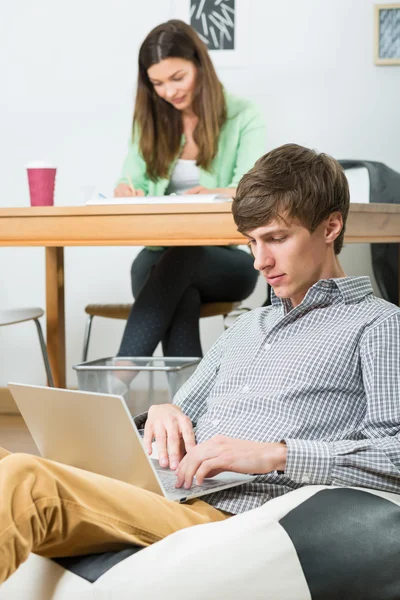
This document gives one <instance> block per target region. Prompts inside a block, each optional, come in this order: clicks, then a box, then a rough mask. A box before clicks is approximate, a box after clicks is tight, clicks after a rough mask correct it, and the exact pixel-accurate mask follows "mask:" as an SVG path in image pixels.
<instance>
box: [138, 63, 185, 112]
mask: <svg viewBox="0 0 400 600" xmlns="http://www.w3.org/2000/svg"><path fill="white" fill-rule="evenodd" d="M147 75H148V77H149V80H150V82H151V84H152V85H153V87H154V90H155V92H156V93H157V94H158V95H159V96H160V98H163V100H166V101H167V102H169V103H170V104H172V106H173V107H174V108H176V109H177V110H187V109H188V108H190V107H191V106H192V103H193V96H194V90H195V85H196V75H197V69H196V67H195V65H194V64H193V63H192V62H190V60H185V59H184V58H165V59H164V60H162V61H161V62H159V63H157V64H155V65H152V66H151V67H149V68H148V69H147Z"/></svg>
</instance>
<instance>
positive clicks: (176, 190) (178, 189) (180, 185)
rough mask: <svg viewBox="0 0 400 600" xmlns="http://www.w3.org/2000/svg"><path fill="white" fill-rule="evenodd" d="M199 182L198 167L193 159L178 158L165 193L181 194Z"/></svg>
mask: <svg viewBox="0 0 400 600" xmlns="http://www.w3.org/2000/svg"><path fill="white" fill-rule="evenodd" d="M199 183H200V173H199V167H198V166H197V165H196V161H195V160H186V159H184V158H178V160H177V161H176V164H175V167H174V170H173V171H172V173H171V179H170V182H169V185H168V188H167V191H166V193H167V194H183V193H185V192H186V190H190V188H193V187H196V185H199Z"/></svg>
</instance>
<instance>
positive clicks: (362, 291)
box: [271, 277, 373, 312]
mask: <svg viewBox="0 0 400 600" xmlns="http://www.w3.org/2000/svg"><path fill="white" fill-rule="evenodd" d="M372 294H373V289H372V285H371V281H370V278H369V277H338V278H332V279H320V280H319V281H317V283H314V285H313V286H311V287H310V289H309V290H308V292H307V294H306V295H305V297H304V299H303V301H302V302H301V303H300V305H299V306H302V305H305V304H307V306H310V305H311V304H312V305H315V306H316V305H318V304H320V303H321V301H322V302H323V303H324V304H327V303H328V304H330V303H331V302H332V303H333V302H334V300H335V299H337V298H338V297H339V298H340V299H341V300H342V301H343V303H344V304H357V302H360V301H361V300H363V299H364V298H366V297H367V296H370V295H372ZM271 303H272V305H273V306H283V308H284V311H285V312H288V311H289V310H291V309H292V308H293V307H292V303H291V302H290V300H289V299H288V298H278V297H277V296H276V295H275V292H274V290H273V289H271Z"/></svg>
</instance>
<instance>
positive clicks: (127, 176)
mask: <svg viewBox="0 0 400 600" xmlns="http://www.w3.org/2000/svg"><path fill="white" fill-rule="evenodd" d="M126 178H127V180H128V183H129V187H130V188H131V190H132V194H133V195H134V196H136V190H135V188H134V187H133V183H132V179H131V178H130V176H129V175H128V173H127V174H126Z"/></svg>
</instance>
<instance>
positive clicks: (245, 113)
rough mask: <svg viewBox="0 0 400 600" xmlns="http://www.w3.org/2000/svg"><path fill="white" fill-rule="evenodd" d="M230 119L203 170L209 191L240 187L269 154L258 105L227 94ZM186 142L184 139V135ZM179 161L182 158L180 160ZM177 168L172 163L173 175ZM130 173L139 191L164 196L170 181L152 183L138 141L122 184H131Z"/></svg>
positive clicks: (130, 156)
mask: <svg viewBox="0 0 400 600" xmlns="http://www.w3.org/2000/svg"><path fill="white" fill-rule="evenodd" d="M225 99H226V104H227V120H226V122H225V124H224V126H223V128H222V130H221V133H220V136H219V140H218V152H217V154H216V156H215V158H214V160H213V161H212V165H211V169H210V171H205V170H204V169H202V168H200V182H199V185H202V186H204V187H206V188H219V187H236V186H237V184H238V183H239V180H240V179H241V177H242V175H244V174H245V173H247V171H248V170H249V169H251V167H252V166H253V165H254V163H255V161H256V160H257V159H258V158H260V156H262V155H263V154H264V153H265V126H264V120H263V117H262V115H261V112H260V110H259V109H258V108H257V106H256V105H255V104H253V103H252V102H249V101H248V100H244V99H242V98H238V97H236V96H232V95H230V94H226V93H225ZM182 137H183V139H184V136H182ZM177 158H178V157H177ZM174 166H175V161H174V162H173V163H172V164H171V167H170V173H172V171H173V169H174ZM127 174H129V175H130V177H131V179H132V183H133V185H134V186H135V188H136V187H137V188H139V189H141V190H143V191H144V192H145V194H146V195H147V196H163V195H165V191H166V189H167V187H168V184H169V179H157V180H156V181H151V179H149V178H148V177H147V175H146V163H145V162H144V160H143V158H142V156H141V154H140V150H139V147H138V143H137V139H134V141H133V143H132V144H131V145H130V148H129V152H128V155H127V157H126V159H125V162H124V166H123V169H122V175H121V178H120V179H119V180H118V182H117V184H118V183H128V180H127V179H126V175H127Z"/></svg>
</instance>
